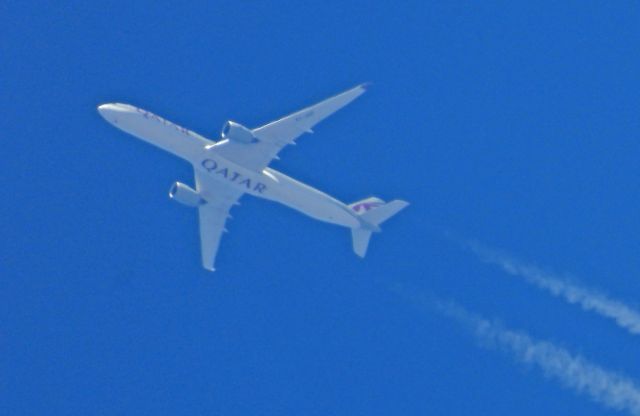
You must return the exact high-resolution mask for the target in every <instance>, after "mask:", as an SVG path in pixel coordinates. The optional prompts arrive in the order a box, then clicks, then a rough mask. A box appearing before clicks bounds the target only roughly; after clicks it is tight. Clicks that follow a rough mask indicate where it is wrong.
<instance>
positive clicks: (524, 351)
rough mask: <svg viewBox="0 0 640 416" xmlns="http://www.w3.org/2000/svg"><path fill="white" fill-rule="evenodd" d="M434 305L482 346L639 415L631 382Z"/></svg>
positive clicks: (638, 391) (639, 394) (639, 400)
mask: <svg viewBox="0 0 640 416" xmlns="http://www.w3.org/2000/svg"><path fill="white" fill-rule="evenodd" d="M436 306H437V309H438V311H439V312H441V313H443V314H444V315H446V316H448V317H450V318H453V319H455V320H456V321H458V322H460V323H462V324H464V325H466V326H468V327H469V328H470V329H471V330H472V332H473V333H474V334H475V335H476V336H477V338H478V339H479V340H480V341H481V342H482V344H483V345H485V346H487V347H490V348H496V349H500V350H502V351H505V352H507V353H508V354H510V355H512V356H513V357H514V358H515V359H516V360H517V361H519V362H521V363H524V364H531V365H534V366H537V367H539V368H540V369H541V370H542V371H543V372H544V374H545V375H546V376H547V377H549V378H551V379H555V380H557V381H559V382H560V383H561V384H562V385H564V386H565V387H567V388H569V389H571V390H574V391H575V392H577V393H579V394H584V395H586V396H588V397H589V398H591V399H592V400H593V401H595V402H597V403H600V404H601V405H603V406H605V407H607V408H610V409H616V410H623V411H627V412H629V413H630V414H632V415H640V388H639V387H638V386H637V385H636V384H635V383H634V382H633V380H631V379H629V378H627V377H625V376H623V375H621V374H618V373H616V372H613V371H610V370H607V369H605V368H602V367H600V366H599V365H597V364H594V363H592V362H590V361H588V360H586V359H584V358H582V357H580V356H577V355H572V354H571V353H569V352H568V351H567V350H565V349H563V348H561V347H559V346H557V345H555V344H553V343H551V342H547V341H538V340H535V339H533V338H531V337H530V336H529V335H527V334H526V333H523V332H516V331H512V330H508V329H505V328H503V327H502V326H500V325H499V324H496V323H494V322H491V321H488V320H486V319H482V318H480V317H478V316H476V315H473V314H471V313H469V312H467V311H466V310H464V309H462V308H461V307H459V306H456V305H453V304H442V303H438V304H437V305H436Z"/></svg>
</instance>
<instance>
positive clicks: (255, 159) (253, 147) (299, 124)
mask: <svg viewBox="0 0 640 416" xmlns="http://www.w3.org/2000/svg"><path fill="white" fill-rule="evenodd" d="M366 89H367V85H366V84H362V85H358V86H357V87H354V88H352V89H350V90H348V91H345V92H343V93H341V94H338V95H336V96H334V97H331V98H328V99H326V100H324V101H321V102H319V103H317V104H315V105H312V106H311V107H307V108H305V109H303V110H300V111H297V112H295V113H293V114H290V115H288V116H286V117H283V118H281V119H279V120H276V121H273V122H271V123H269V124H266V125H264V126H262V127H258V128H256V129H253V130H251V134H253V136H254V138H255V140H254V141H250V142H249V141H234V140H223V141H221V142H218V143H217V144H216V145H215V146H213V147H212V149H213V150H214V151H215V152H217V153H218V154H220V155H221V156H222V157H224V158H226V159H228V160H231V161H233V162H235V163H238V164H240V165H242V166H245V167H247V168H249V169H254V170H262V169H264V168H265V167H267V166H268V165H269V163H270V162H271V161H272V160H273V159H275V158H276V157H277V155H278V153H279V152H280V150H282V148H283V147H285V146H286V145H288V144H293V143H294V141H295V139H296V138H298V137H299V136H301V135H302V134H304V133H312V130H311V129H312V127H313V126H315V125H316V124H318V123H319V122H320V121H322V120H324V119H325V118H327V117H328V116H330V115H331V114H333V113H335V112H336V111H338V110H339V109H341V108H342V107H344V106H346V105H347V104H349V103H350V102H351V101H353V100H355V99H356V98H358V97H359V96H360V95H361V94H363V93H364V92H365V91H366Z"/></svg>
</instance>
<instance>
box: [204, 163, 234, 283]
mask: <svg viewBox="0 0 640 416" xmlns="http://www.w3.org/2000/svg"><path fill="white" fill-rule="evenodd" d="M195 178H196V190H197V191H199V192H200V195H201V196H202V197H203V198H204V199H205V200H206V201H207V203H206V204H204V205H201V206H200V207H198V215H199V220H200V245H201V247H200V249H201V254H202V266H203V267H204V268H205V269H207V270H210V271H214V270H215V268H214V263H215V259H216V254H217V253H218V246H219V245H220V238H222V234H223V233H224V232H226V229H225V223H226V222H227V218H229V211H230V210H231V207H232V206H233V205H235V204H236V203H237V201H238V199H240V197H241V196H242V195H243V193H242V191H239V190H236V189H232V188H231V187H227V186H224V184H222V183H219V182H218V181H216V180H214V179H212V178H211V177H209V176H207V175H206V174H205V173H202V172H199V171H198V170H195Z"/></svg>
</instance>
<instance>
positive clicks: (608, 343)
mask: <svg viewBox="0 0 640 416" xmlns="http://www.w3.org/2000/svg"><path fill="white" fill-rule="evenodd" d="M515 3H517V4H514V2H482V3H479V2H403V3H400V4H398V3H396V2H381V3H378V4H376V5H375V7H373V6H372V5H371V3H370V2H369V3H368V2H347V3H343V2H340V3H339V4H337V3H336V4H334V5H330V4H327V3H326V2H316V3H311V2H309V3H307V4H304V3H300V2H276V3H270V2H230V1H223V2H215V3H214V2H202V4H199V5H198V4H197V3H196V2H192V3H188V4H185V5H183V6H182V7H176V6H174V5H172V4H170V3H158V2H144V1H140V2H134V3H131V2H101V3H100V4H97V3H96V4H93V3H91V2H77V3H73V2H67V3H66V5H65V6H60V5H55V6H54V5H48V6H43V5H42V4H39V3H30V2H8V3H7V2H5V3H4V4H3V5H2V6H0V53H1V55H2V56H3V60H2V65H0V92H1V94H0V104H1V107H0V108H2V116H1V117H0V131H2V146H3V149H2V163H1V164H0V172H2V178H3V193H4V198H3V203H2V204H1V205H0V207H1V208H0V210H1V211H0V214H1V216H0V218H2V220H1V221H0V232H2V236H3V238H2V240H0V241H1V243H0V244H1V247H0V272H1V276H2V279H0V337H1V341H0V374H1V375H2V377H0V412H1V413H2V414H11V415H33V414H59V415H71V414H202V415H209V414H211V415H247V414H260V415H289V414H291V415H293V414H295V415H298V414H311V415H316V414H317V415H320V414H322V415H324V414H335V415H353V414H370V415H378V414H379V415H387V414H405V415H424V414H460V415H468V414H491V415H502V414H505V415H506V414H514V413H515V414H522V415H528V414H531V415H539V414H582V415H600V414H618V413H616V411H615V410H612V406H610V405H608V404H606V403H604V404H603V403H602V402H600V403H598V402H597V401H594V399H593V397H591V396H590V395H589V394H584V393H580V392H577V391H576V389H575V388H572V387H571V386H570V385H569V387H567V385H566V383H565V385H563V382H562V380H561V379H559V378H558V377H555V376H554V375H553V374H549V373H548V372H547V374H546V375H545V369H544V365H539V363H536V362H533V363H531V362H530V363H522V362H521V361H522V360H521V359H519V358H518V354H517V351H516V352H514V351H512V350H510V348H511V347H510V345H509V344H504V343H503V345H501V344H500V343H501V341H500V340H498V341H496V340H495V339H494V340H493V341H491V340H487V339H486V337H485V339H483V338H482V337H481V336H480V337H479V336H477V333H476V332H474V331H473V330H469V329H468V325H467V324H465V323H464V322H460V319H455V318H454V319H451V314H446V313H445V314H442V313H437V312H436V313H434V308H433V307H432V306H433V301H431V300H429V299H438V300H446V301H453V302H455V304H457V305H460V307H461V308H464V309H465V310H467V311H469V312H468V313H469V314H477V315H478V316H481V317H483V318H482V319H489V320H492V319H497V320H498V321H499V322H500V324H499V326H500V327H504V328H508V330H513V331H521V332H522V333H525V334H527V336H529V337H531V339H534V340H541V341H542V340H544V341H549V342H551V343H552V344H553V345H554V346H556V347H558V348H562V349H564V350H566V351H569V352H570V353H571V354H576V355H580V356H581V357H584V358H585V359H588V360H589V362H591V363H595V364H597V365H598V366H600V367H601V368H604V369H606V370H607V371H612V372H616V373H619V374H622V375H624V376H625V377H628V378H629V379H631V380H633V381H634V382H636V380H638V382H636V383H640V365H638V362H637V352H638V345H640V344H639V342H640V340H639V339H638V338H637V336H636V335H633V334H630V333H629V332H628V331H626V330H625V329H624V328H620V327H618V326H616V324H615V322H613V321H612V320H611V319H607V318H604V317H602V316H599V315H598V314H597V313H593V312H589V311H587V312H585V311H584V310H582V309H581V308H580V306H579V305H572V304H569V303H568V302H566V301H565V300H563V298H562V297H561V296H560V297H554V296H549V292H548V291H545V290H540V287H536V285H535V283H533V284H531V280H529V281H527V278H526V277H525V278H514V276H511V275H510V274H509V273H505V269H504V268H501V267H496V264H487V263H486V262H483V261H481V260H483V259H481V258H478V256H476V255H474V253H473V252H470V251H469V250H467V249H465V248H464V247H462V246H461V245H460V244H459V243H458V242H456V241H455V240H452V239H450V238H447V237H446V233H447V232H450V233H453V234H454V235H456V236H458V238H459V239H461V240H466V239H473V240H476V241H479V242H480V243H481V244H484V245H487V246H488V247H493V248H497V249H501V250H504V251H505V252H506V253H508V254H509V255H513V256H516V257H517V258H519V259H522V261H523V262H526V263H527V264H531V265H535V267H539V268H540V269H542V270H545V273H548V274H549V275H550V276H552V277H553V278H554V279H556V278H557V279H560V280H561V281H571V282H573V283H572V284H577V285H579V286H580V287H586V288H591V289H593V290H595V291H597V293H601V294H606V295H607V296H608V297H609V298H611V299H615V300H617V301H619V302H622V303H623V304H624V305H627V306H628V307H629V308H635V307H637V305H638V303H637V301H636V299H638V298H639V297H640V288H639V285H638V271H639V270H640V257H639V256H638V252H639V249H640V244H639V243H638V241H640V240H639V238H638V235H639V234H640V222H639V220H638V211H637V206H638V202H640V199H639V197H638V195H639V193H640V180H639V179H640V178H639V175H638V173H637V172H638V163H637V161H638V154H639V152H640V144H639V142H638V137H639V135H640V121H639V117H638V114H639V111H638V110H639V101H638V100H639V95H638V90H639V87H640V81H639V78H638V74H639V73H640V58H638V44H639V42H640V29H639V28H638V24H637V22H638V20H639V18H640V9H639V7H638V5H637V4H636V3H633V2H613V3H611V2H610V3H603V2H589V1H587V2H584V1H580V2H578V1H576V2H562V4H557V3H556V2H536V3H535V4H528V3H526V2H515ZM363 81H371V82H373V86H372V88H371V89H370V90H369V91H368V92H367V94H365V95H364V96H363V97H361V98H360V99H358V100H357V101H356V102H355V103H353V104H352V105H350V106H349V107H347V108H346V109H344V110H342V111H341V112H340V113H338V114H336V115H335V116H333V117H332V118H330V119H328V120H326V121H325V122H323V123H322V124H321V125H319V126H318V127H317V128H316V129H315V130H316V133H315V134H314V135H309V136H305V137H303V138H302V139H301V140H299V143H298V144H299V145H298V146H296V147H292V148H287V149H285V150H284V151H283V153H282V154H281V157H282V160H280V161H277V162H275V163H274V164H273V166H274V167H275V168H277V169H279V170H282V171H284V172H285V173H287V174H290V175H292V176H294V177H296V178H298V179H300V180H302V181H304V182H307V183H309V184H311V185H313V186H315V187H317V188H319V189H321V190H323V191H326V192H328V193H329V194H331V195H334V196H335V197H337V198H338V199H340V200H343V201H345V202H351V201H355V200H359V199H362V198H364V197H367V196H369V195H377V196H379V197H382V198H384V199H392V198H403V199H406V200H408V201H410V202H411V203H412V205H411V207H410V208H408V209H407V210H406V211H404V212H403V213H402V214H401V215H398V217H396V218H394V219H393V220H391V221H389V223H388V224H385V227H384V228H385V231H384V233H383V234H381V235H376V236H374V239H373V241H372V243H371V247H370V251H369V253H368V257H367V258H366V259H365V260H363V261H361V260H359V259H358V258H357V257H356V256H354V255H353V253H352V252H351V248H350V239H349V235H348V232H347V231H345V230H344V229H340V228H337V227H333V226H329V225H326V224H322V223H318V222H314V221H313V220H311V219H309V218H306V217H304V216H302V215H300V214H299V213H297V212H295V211H292V210H290V209H288V208H286V207H282V206H278V205H275V204H273V203H270V202H267V201H261V200H256V199H252V198H251V197H245V198H244V199H243V201H242V202H243V203H242V206H241V207H238V208H236V209H234V211H233V212H232V214H233V216H234V220H232V222H230V223H229V225H228V228H229V230H230V233H229V234H227V235H226V236H225V238H224V240H223V244H222V248H221V250H220V253H219V256H218V261H217V266H218V270H219V271H218V272H216V273H215V274H210V273H208V272H206V271H204V270H203V269H201V267H200V264H199V251H198V250H199V247H198V235H197V224H196V215H195V213H194V212H192V211H190V210H189V209H187V208H184V207H182V206H179V205H178V204H175V203H173V202H171V201H170V200H169V199H168V198H167V192H168V189H169V186H170V184H171V183H172V182H173V181H175V180H180V181H183V182H186V183H192V172H191V168H190V167H189V166H188V165H186V164H185V163H184V162H182V161H180V160H178V159H176V158H174V157H172V156H171V155H168V154H165V153H163V152H162V151H160V150H158V149H154V148H152V147H150V146H148V145H146V144H145V143H143V142H140V141H137V140H135V139H134V138H132V137H129V136H127V135H125V134H123V133H122V132H120V131H118V130H116V129H114V128H113V127H112V126H110V125H108V124H107V123H105V122H104V120H102V119H101V118H100V116H99V115H98V114H97V112H96V111H95V107H96V105H98V104H100V103H104V102H113V101H119V102H127V103H131V104H134V105H138V106H140V107H143V108H146V109H149V110H151V111H153V112H155V113H157V114H159V115H161V116H163V117H165V118H167V119H169V120H171V121H173V122H176V123H178V124H180V125H183V126H185V127H188V128H191V129H193V130H194V131H197V132H199V133H201V134H203V135H205V136H207V137H210V138H212V139H215V138H216V137H217V135H218V134H219V130H220V128H221V127H222V124H223V123H224V121H226V120H228V119H233V120H237V121H239V122H241V123H243V124H246V125H248V126H257V125H260V124H263V123H265V122H268V121H270V120H272V119H275V118H277V117H279V116H281V115H284V114H286V113H288V112H291V111H293V110H296V109H298V108H300V107H302V106H305V105H308V104H311V103H314V102H315V101H318V100H320V99H323V98H325V97H327V96H330V95H332V94H334V93H337V92H339V91H342V90H344V89H346V88H348V87H351V86H353V85H355V84H358V83H360V82H363ZM503 266H504V265H503ZM567 279H568V280H567ZM528 282H529V283H528ZM398 288H399V289H400V290H398ZM474 316H475V315H474ZM463 321H464V320H463ZM474 322H476V321H474ZM496 325H497V324H496ZM498 338H499V337H498ZM621 411H622V412H623V413H631V414H633V413H632V412H633V410H630V409H629V408H622V410H621Z"/></svg>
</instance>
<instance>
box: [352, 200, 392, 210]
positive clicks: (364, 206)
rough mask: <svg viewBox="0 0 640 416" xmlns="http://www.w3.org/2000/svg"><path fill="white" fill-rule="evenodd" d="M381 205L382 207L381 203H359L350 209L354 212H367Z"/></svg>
mask: <svg viewBox="0 0 640 416" xmlns="http://www.w3.org/2000/svg"><path fill="white" fill-rule="evenodd" d="M381 205H384V204H383V203H382V202H360V203H358V204H355V205H353V206H352V207H351V209H352V210H354V211H355V212H358V213H359V212H361V211H362V212H367V211H369V210H371V209H373V208H377V207H379V206H381Z"/></svg>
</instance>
